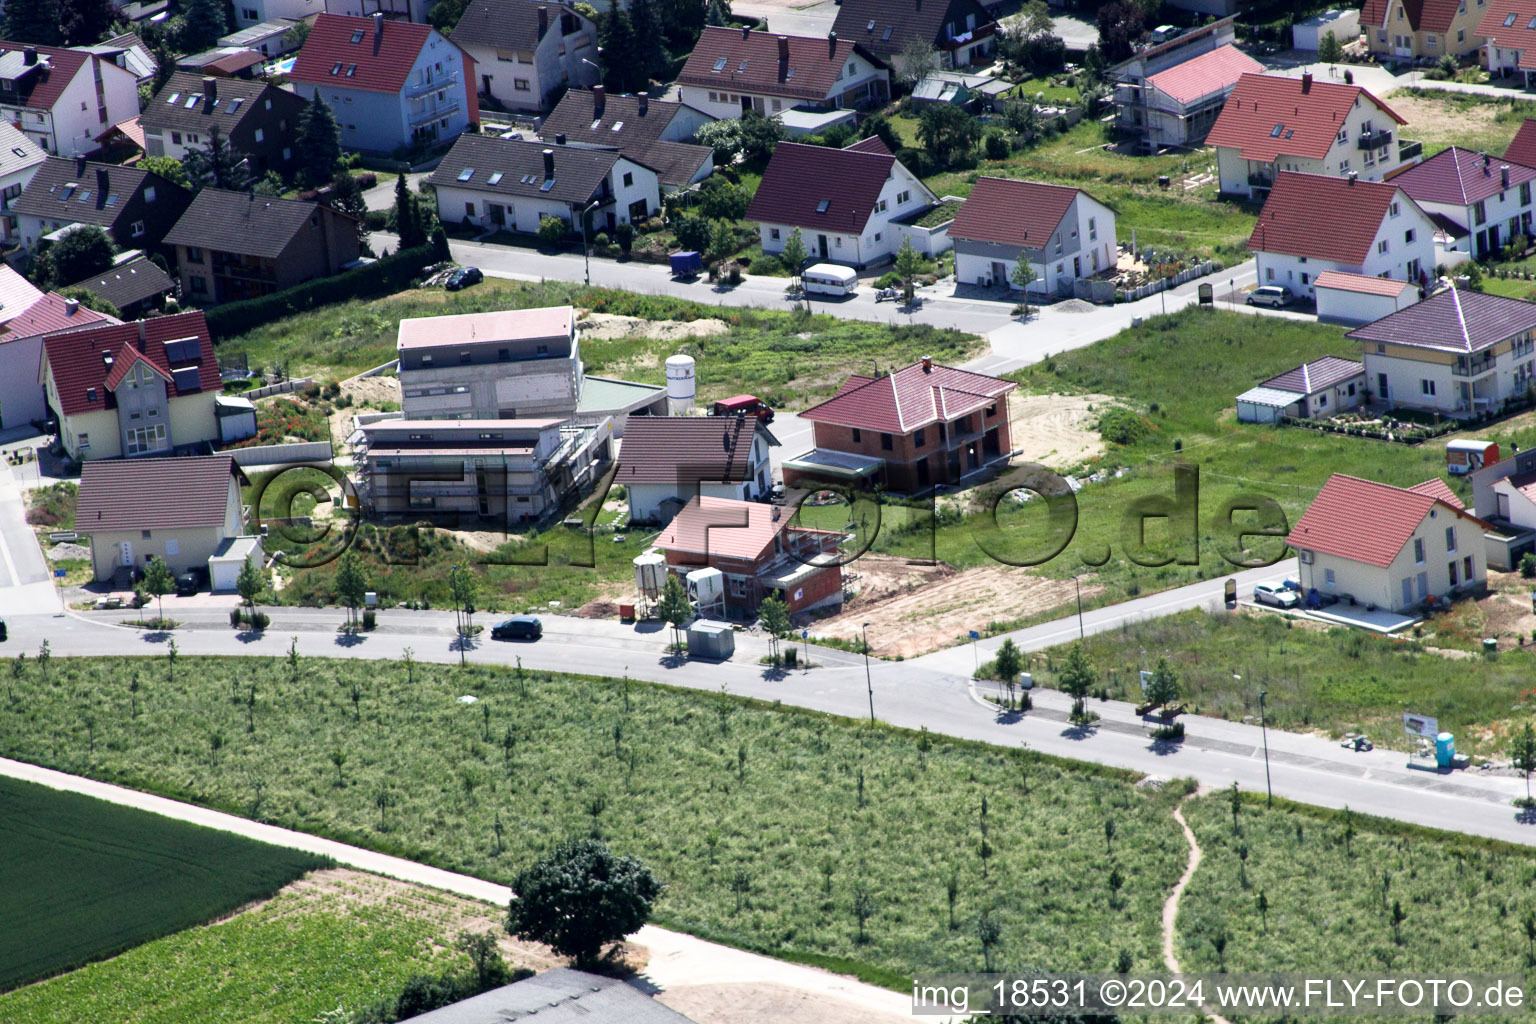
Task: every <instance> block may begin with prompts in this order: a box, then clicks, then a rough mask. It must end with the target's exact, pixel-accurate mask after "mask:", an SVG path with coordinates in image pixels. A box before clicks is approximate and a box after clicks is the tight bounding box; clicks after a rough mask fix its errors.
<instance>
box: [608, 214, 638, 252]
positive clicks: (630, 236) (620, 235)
mask: <svg viewBox="0 0 1536 1024" xmlns="http://www.w3.org/2000/svg"><path fill="white" fill-rule="evenodd" d="M613 237H614V240H615V241H617V242H618V243H619V251H620V252H622V253H623V254H624V255H625V256H628V255H629V251H630V249H632V248H633V247H634V244H635V226H634V225H633V224H630V223H628V222H625V223H623V224H620V225H619V226H618V227H616V228H614V229H613Z"/></svg>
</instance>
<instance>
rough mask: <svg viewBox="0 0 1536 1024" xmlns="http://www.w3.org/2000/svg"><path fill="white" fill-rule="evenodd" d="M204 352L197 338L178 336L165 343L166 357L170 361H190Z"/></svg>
mask: <svg viewBox="0 0 1536 1024" xmlns="http://www.w3.org/2000/svg"><path fill="white" fill-rule="evenodd" d="M201 354H202V345H201V344H200V343H199V342H198V340H197V339H196V338H177V339H175V340H173V341H168V342H166V343H165V359H166V362H169V363H189V362H191V361H193V360H194V359H196V358H197V357H198V356H199V355H201Z"/></svg>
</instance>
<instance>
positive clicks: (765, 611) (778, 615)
mask: <svg viewBox="0 0 1536 1024" xmlns="http://www.w3.org/2000/svg"><path fill="white" fill-rule="evenodd" d="M757 618H758V622H760V623H761V624H762V627H763V630H764V632H766V633H767V634H768V644H769V646H770V647H772V648H773V652H772V656H773V660H774V661H775V662H777V661H778V660H779V641H780V640H782V639H784V637H786V636H788V635H789V630H790V624H789V606H788V605H787V604H785V603H784V602H783V601H782V600H780V599H779V598H777V597H770V598H768V599H767V600H765V601H764V602H763V603H762V604H761V605H759V606H758V609H757Z"/></svg>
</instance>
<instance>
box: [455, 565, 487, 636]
mask: <svg viewBox="0 0 1536 1024" xmlns="http://www.w3.org/2000/svg"><path fill="white" fill-rule="evenodd" d="M448 589H449V590H450V592H451V593H452V596H453V613H454V615H455V616H458V615H459V614H461V613H462V614H463V616H464V621H463V624H462V625H461V626H459V636H460V637H463V636H465V635H466V634H467V633H468V632H469V629H470V626H471V625H472V623H471V620H470V616H472V615H474V613H475V598H476V597H478V596H479V594H480V577H479V576H478V575H476V573H475V571H474V570H473V569H471V568H470V567H469V566H467V565H456V566H454V567H453V570H452V571H451V572H450V573H449V574H448Z"/></svg>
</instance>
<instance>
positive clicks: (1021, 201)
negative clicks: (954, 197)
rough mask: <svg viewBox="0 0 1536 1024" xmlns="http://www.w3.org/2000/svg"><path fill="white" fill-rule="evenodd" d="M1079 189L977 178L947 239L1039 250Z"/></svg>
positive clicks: (1039, 183)
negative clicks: (961, 239)
mask: <svg viewBox="0 0 1536 1024" xmlns="http://www.w3.org/2000/svg"><path fill="white" fill-rule="evenodd" d="M1079 192H1082V189H1079V188H1073V187H1071V186H1069V185H1046V184H1042V183H1041V182H1038V181H1013V180H1011V179H1008V178H977V179H976V187H975V188H973V189H971V194H970V195H969V196H967V197H966V199H965V202H964V203H963V204H962V205H961V207H960V212H958V213H956V214H955V221H954V223H953V224H951V225H950V227H949V237H950V238H963V239H966V240H968V241H972V242H995V243H997V244H999V245H1017V246H1019V247H1021V248H1024V247H1028V248H1030V249H1040V248H1043V247H1044V246H1045V244H1046V243H1047V242H1049V241H1050V239H1051V235H1052V234H1053V233H1054V232H1055V231H1056V228H1057V227H1058V226H1060V224H1061V219H1062V218H1063V217H1065V216H1066V215H1067V210H1068V208H1070V207H1071V205H1072V200H1073V199H1076V198H1077V194H1078V193H1079Z"/></svg>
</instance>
